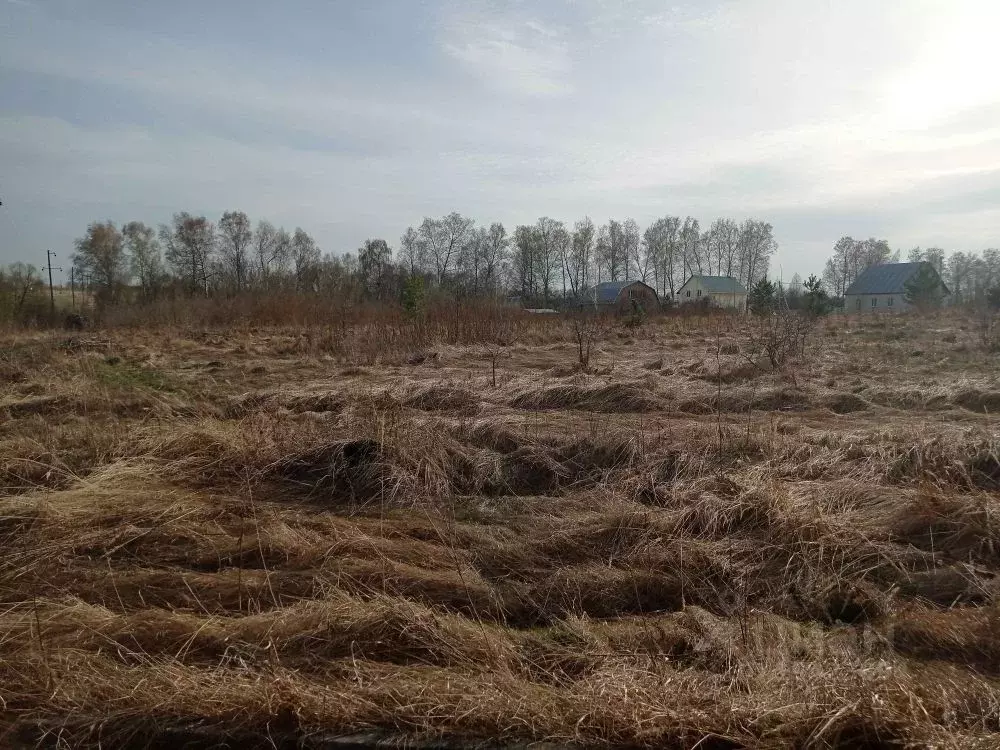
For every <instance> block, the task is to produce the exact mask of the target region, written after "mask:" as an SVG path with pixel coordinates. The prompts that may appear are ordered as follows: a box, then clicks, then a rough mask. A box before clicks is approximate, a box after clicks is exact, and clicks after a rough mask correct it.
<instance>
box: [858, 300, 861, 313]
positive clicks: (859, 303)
mask: <svg viewBox="0 0 1000 750" xmlns="http://www.w3.org/2000/svg"><path fill="white" fill-rule="evenodd" d="M858 309H859V310H860V309H861V297H858Z"/></svg>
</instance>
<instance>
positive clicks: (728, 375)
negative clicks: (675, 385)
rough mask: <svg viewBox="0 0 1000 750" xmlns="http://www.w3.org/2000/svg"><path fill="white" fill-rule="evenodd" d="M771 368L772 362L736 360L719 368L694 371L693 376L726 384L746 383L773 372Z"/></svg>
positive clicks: (709, 381)
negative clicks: (759, 362)
mask: <svg viewBox="0 0 1000 750" xmlns="http://www.w3.org/2000/svg"><path fill="white" fill-rule="evenodd" d="M771 369H772V368H771V366H770V363H766V364H765V363H762V364H756V363H753V362H736V363H734V364H731V365H729V366H723V367H721V368H720V369H718V370H703V371H700V372H696V373H692V375H691V376H692V377H693V378H695V379H697V380H704V381H706V382H708V383H720V382H721V383H723V384H724V385H733V384H734V383H746V382H748V381H750V380H755V379H756V378H759V377H763V376H764V375H766V374H768V373H769V372H771Z"/></svg>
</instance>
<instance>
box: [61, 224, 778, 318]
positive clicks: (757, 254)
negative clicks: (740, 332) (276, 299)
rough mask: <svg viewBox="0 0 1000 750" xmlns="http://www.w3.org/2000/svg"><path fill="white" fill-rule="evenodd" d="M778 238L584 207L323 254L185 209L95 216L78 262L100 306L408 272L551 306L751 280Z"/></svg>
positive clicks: (398, 285) (378, 291)
mask: <svg viewBox="0 0 1000 750" xmlns="http://www.w3.org/2000/svg"><path fill="white" fill-rule="evenodd" d="M776 247H777V243H776V241H775V239H774V235H773V229H772V227H771V225H770V224H768V223H766V222H763V221H758V220H755V219H747V220H745V221H743V222H736V221H733V220H731V219H717V220H715V221H713V222H712V223H711V224H710V225H709V227H708V229H707V230H705V231H702V229H701V226H700V224H699V221H698V220H697V219H694V218H692V217H687V218H685V219H683V220H682V219H681V218H680V217H677V216H665V217H662V218H660V219H657V220H656V221H654V222H653V223H652V224H650V226H648V227H647V228H645V230H642V229H640V227H639V225H638V224H637V223H636V221H635V220H633V219H624V220H617V219H611V220H609V221H608V222H607V223H605V224H603V225H601V226H596V225H595V224H594V222H593V221H592V220H591V219H590V218H589V217H585V218H584V219H582V220H580V221H577V222H575V223H574V224H573V225H572V226H571V227H570V226H567V225H566V223H564V222H562V221H557V220H555V219H551V218H549V217H542V218H540V219H538V221H537V222H535V223H534V224H527V225H519V226H517V227H515V228H514V231H513V232H508V230H507V229H506V227H504V225H503V224H502V223H500V222H492V223H490V224H488V225H487V224H482V225H479V224H477V223H476V221H475V220H474V219H472V218H470V217H467V216H463V215H462V214H459V213H450V214H448V215H446V216H443V217H440V218H432V217H427V218H424V219H423V221H422V222H421V223H420V224H419V225H417V226H411V227H408V228H407V229H406V231H405V232H403V234H402V236H401V237H400V240H399V245H398V248H396V249H395V250H394V249H393V248H392V247H391V246H390V245H389V243H388V242H387V241H385V240H384V239H379V238H376V239H369V240H366V241H365V242H364V243H363V244H362V245H361V247H359V248H358V250H357V251H356V252H348V253H343V254H340V255H332V254H326V255H323V254H322V253H321V252H320V249H319V247H318V246H317V244H316V242H315V241H314V240H313V238H312V237H311V236H310V235H309V234H308V233H306V232H305V231H304V230H302V229H299V228H296V229H295V230H294V232H288V231H286V230H285V229H283V228H276V227H275V226H274V225H272V224H271V223H270V222H267V221H259V222H257V224H256V226H254V225H253V224H252V222H251V220H250V218H249V217H248V216H247V215H246V214H245V213H243V212H241V211H229V212H226V213H224V214H223V215H222V217H221V218H220V219H219V221H218V222H212V221H210V220H209V219H208V218H206V217H205V216H193V215H191V214H189V213H186V212H184V213H178V214H175V215H174V216H173V219H172V221H171V222H170V223H169V224H165V225H162V226H160V227H159V229H158V230H154V229H153V228H152V227H150V226H148V225H146V224H144V223H142V222H138V221H131V222H128V223H126V224H125V225H124V226H122V227H121V228H119V227H118V226H116V224H115V223H114V222H112V221H104V222H94V223H92V224H90V225H89V226H88V227H87V230H86V232H85V234H84V235H83V236H82V237H80V238H79V239H77V240H76V242H75V253H74V254H73V258H72V260H73V268H74V271H75V274H76V277H77V278H78V279H80V280H81V282H83V283H85V284H86V285H88V286H89V287H90V288H91V289H92V291H93V292H94V294H95V298H96V299H97V300H98V302H99V303H101V304H113V303H118V302H122V301H124V300H125V299H126V298H129V299H131V298H135V299H137V301H140V302H141V301H148V300H153V299H156V298H157V297H158V296H160V295H162V294H163V293H165V292H170V293H174V294H176V293H183V294H187V295H213V294H241V293H244V292H250V291H259V290H265V291H280V290H291V291H295V292H305V293H322V292H330V293H338V294H343V295H346V296H348V297H356V298H359V299H378V300H386V299H399V298H400V296H401V294H402V290H403V286H404V285H405V283H406V280H407V279H409V278H415V277H419V278H421V279H422V280H423V281H424V282H426V284H427V285H429V286H430V287H432V288H435V289H438V290H441V291H442V292H447V293H450V294H453V295H455V296H459V297H481V296H500V295H516V296H518V297H520V298H521V299H522V301H524V302H525V303H534V302H537V303H541V304H544V305H549V304H555V303H558V302H559V301H560V300H563V299H566V298H576V297H577V296H579V295H582V294H583V293H584V292H585V290H587V289H588V288H590V287H592V286H593V285H594V284H596V283H599V282H601V281H623V280H639V281H643V282H645V283H647V284H649V285H650V286H653V287H654V288H655V289H656V290H657V291H658V293H659V294H660V295H661V297H663V298H665V299H672V298H673V296H674V293H675V292H676V290H677V288H678V287H680V286H681V285H682V284H683V283H684V281H685V280H686V278H687V277H688V276H690V275H691V274H707V275H723V276H734V277H736V278H738V279H740V280H741V281H742V282H743V283H744V284H745V285H747V286H748V287H749V286H752V285H753V284H754V283H756V281H758V280H760V279H762V278H765V277H766V276H767V271H768V266H769V261H770V258H771V256H772V254H773V253H774V251H775V249H776Z"/></svg>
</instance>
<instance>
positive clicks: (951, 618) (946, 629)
mask: <svg viewBox="0 0 1000 750" xmlns="http://www.w3.org/2000/svg"><path fill="white" fill-rule="evenodd" d="M886 629H887V632H888V634H889V636H890V638H891V639H892V645H893V646H895V647H896V648H898V649H899V650H900V651H902V652H903V653H906V654H909V655H912V656H916V657H918V658H921V659H932V660H947V661H952V662H955V663H956V664H960V665H973V666H975V667H976V668H977V669H980V670H982V671H984V672H987V673H988V674H992V675H997V674H1000V611H998V610H997V609H996V608H995V607H993V608H984V609H969V608H967V607H962V608H956V609H949V610H946V611H933V610H927V609H911V610H907V611H904V612H902V613H900V614H899V615H898V616H896V617H894V618H892V621H891V623H890V624H889V625H888V626H887V628H886Z"/></svg>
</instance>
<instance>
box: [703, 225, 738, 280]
mask: <svg viewBox="0 0 1000 750" xmlns="http://www.w3.org/2000/svg"><path fill="white" fill-rule="evenodd" d="M708 247H709V253H710V256H711V258H712V260H713V263H712V265H714V267H715V270H716V271H717V272H718V274H719V275H720V276H733V277H735V276H737V275H738V274H739V272H740V228H739V225H738V224H737V223H736V222H735V221H733V220H732V219H716V220H715V221H713V222H712V226H711V227H710V228H709V230H708Z"/></svg>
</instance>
